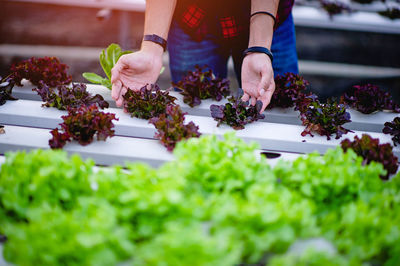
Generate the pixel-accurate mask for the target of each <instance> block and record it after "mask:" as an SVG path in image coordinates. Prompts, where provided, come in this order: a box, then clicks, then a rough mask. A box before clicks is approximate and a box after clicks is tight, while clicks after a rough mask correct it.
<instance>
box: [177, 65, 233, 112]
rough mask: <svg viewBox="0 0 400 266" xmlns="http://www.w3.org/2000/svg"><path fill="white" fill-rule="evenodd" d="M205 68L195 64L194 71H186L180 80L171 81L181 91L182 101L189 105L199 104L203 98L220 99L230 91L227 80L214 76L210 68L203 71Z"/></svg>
mask: <svg viewBox="0 0 400 266" xmlns="http://www.w3.org/2000/svg"><path fill="white" fill-rule="evenodd" d="M206 68H207V66H204V67H199V66H197V65H196V66H195V71H188V73H187V75H186V76H184V77H183V78H182V80H180V81H179V82H178V83H172V85H173V86H174V87H176V88H178V89H180V90H181V91H182V92H181V94H182V95H183V102H184V103H186V104H188V105H189V106H190V107H194V106H197V105H199V104H200V103H201V100H204V99H213V100H216V101H220V100H222V99H223V98H224V97H226V96H228V95H229V93H230V90H229V80H228V79H221V78H218V77H214V75H213V73H212V70H211V69H209V70H207V71H205V69H206Z"/></svg>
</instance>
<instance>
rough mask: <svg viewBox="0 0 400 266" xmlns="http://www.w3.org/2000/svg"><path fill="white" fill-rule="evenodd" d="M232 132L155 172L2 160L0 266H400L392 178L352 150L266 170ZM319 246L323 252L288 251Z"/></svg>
mask: <svg viewBox="0 0 400 266" xmlns="http://www.w3.org/2000/svg"><path fill="white" fill-rule="evenodd" d="M257 149H258V146H257V144H254V143H253V144H246V143H244V142H243V141H242V140H240V139H239V138H237V137H236V136H235V135H233V134H229V135H225V137H224V139H223V140H219V139H218V138H217V137H215V136H201V137H200V138H192V139H190V140H188V141H182V142H180V143H178V145H177V147H176V148H175V149H174V151H173V152H174V156H175V158H176V159H175V160H174V161H171V162H168V163H166V164H164V165H162V166H161V167H160V168H158V169H154V168H151V167H149V166H148V165H145V164H140V163H135V164H129V165H128V166H127V167H126V168H121V167H119V166H115V167H111V168H104V169H98V168H95V167H94V162H93V161H91V160H87V161H83V160H82V159H81V158H80V157H79V156H78V155H73V156H71V157H68V156H67V155H66V153H65V152H63V151H60V150H46V151H45V150H35V151H32V152H29V153H25V152H19V153H9V154H7V156H6V161H5V163H4V164H3V165H2V166H1V172H0V233H1V234H3V235H5V236H6V237H7V240H6V242H5V243H4V252H3V255H4V258H5V259H6V260H7V261H8V262H10V263H13V264H16V265H116V264H119V263H126V265H238V264H240V263H261V265H398V262H399V261H400V177H399V176H394V177H392V178H391V179H390V181H383V180H382V179H381V177H382V176H386V175H387V172H386V170H384V168H383V166H382V164H380V163H376V162H370V163H368V164H367V163H365V160H364V158H362V157H358V156H357V155H356V153H354V152H353V150H352V149H347V150H346V152H344V151H343V150H342V149H341V148H339V147H338V148H337V149H334V150H328V151H327V152H326V154H325V155H323V156H320V155H319V154H316V153H312V154H308V155H305V156H303V157H300V158H298V159H296V160H295V161H293V162H287V161H280V162H278V164H277V165H276V166H275V167H274V168H271V167H270V166H269V165H268V163H267V161H266V159H265V158H264V157H262V156H261V157H260V156H259V155H258V154H257V153H256V150H257ZM310 239H320V240H323V241H324V242H325V243H327V245H328V246H330V248H329V249H318V247H315V246H314V248H304V250H305V251H298V250H297V251H296V250H295V249H293V248H292V247H293V246H294V245H296V243H299V241H307V240H310Z"/></svg>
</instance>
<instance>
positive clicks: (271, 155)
mask: <svg viewBox="0 0 400 266" xmlns="http://www.w3.org/2000/svg"><path fill="white" fill-rule="evenodd" d="M261 154H262V155H264V156H265V157H267V158H268V159H276V158H279V157H281V154H280V153H276V152H270V151H263V152H261Z"/></svg>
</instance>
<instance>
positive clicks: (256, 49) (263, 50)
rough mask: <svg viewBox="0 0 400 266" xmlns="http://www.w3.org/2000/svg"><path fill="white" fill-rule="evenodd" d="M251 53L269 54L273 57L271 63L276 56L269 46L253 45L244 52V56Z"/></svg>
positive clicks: (270, 57)
mask: <svg viewBox="0 0 400 266" xmlns="http://www.w3.org/2000/svg"><path fill="white" fill-rule="evenodd" d="M249 53H263V54H266V55H268V57H269V59H271V63H272V61H274V56H273V55H272V53H271V51H270V50H269V49H268V48H265V47H262V46H252V47H249V48H247V49H246V50H244V52H243V57H245V56H246V55H248V54H249Z"/></svg>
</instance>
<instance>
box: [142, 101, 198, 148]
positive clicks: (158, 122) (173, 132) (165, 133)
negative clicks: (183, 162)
mask: <svg viewBox="0 0 400 266" xmlns="http://www.w3.org/2000/svg"><path fill="white" fill-rule="evenodd" d="M185 114H186V113H183V112H182V110H181V108H180V107H179V106H177V105H167V107H166V110H165V113H163V114H160V115H159V116H157V117H153V118H151V119H150V120H149V123H151V124H153V125H154V126H155V128H156V129H157V133H156V135H155V138H157V139H159V140H160V141H161V143H162V144H163V145H164V146H165V147H166V148H167V149H168V150H169V151H172V150H173V149H174V148H175V145H176V143H178V142H179V141H181V140H184V139H188V138H196V137H199V136H200V132H199V127H198V126H196V125H195V124H194V123H193V122H189V123H188V124H184V121H185Z"/></svg>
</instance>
